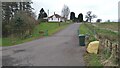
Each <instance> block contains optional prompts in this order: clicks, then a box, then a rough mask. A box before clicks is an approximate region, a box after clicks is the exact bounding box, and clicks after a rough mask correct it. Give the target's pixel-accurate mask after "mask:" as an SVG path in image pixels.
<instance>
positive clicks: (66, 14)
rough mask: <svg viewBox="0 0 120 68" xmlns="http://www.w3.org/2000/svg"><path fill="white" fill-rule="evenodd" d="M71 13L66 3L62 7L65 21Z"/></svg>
mask: <svg viewBox="0 0 120 68" xmlns="http://www.w3.org/2000/svg"><path fill="white" fill-rule="evenodd" d="M69 13H70V9H69V7H68V6H67V5H64V7H63V9H62V16H63V17H64V18H65V21H66V20H67V19H68V16H69Z"/></svg>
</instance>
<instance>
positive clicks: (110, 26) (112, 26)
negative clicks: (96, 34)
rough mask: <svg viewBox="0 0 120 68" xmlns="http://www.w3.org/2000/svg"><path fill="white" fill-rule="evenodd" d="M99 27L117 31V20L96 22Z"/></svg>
mask: <svg viewBox="0 0 120 68" xmlns="http://www.w3.org/2000/svg"><path fill="white" fill-rule="evenodd" d="M96 25H97V26H98V27H99V28H107V29H111V30H114V31H118V23H117V22H105V23H96Z"/></svg>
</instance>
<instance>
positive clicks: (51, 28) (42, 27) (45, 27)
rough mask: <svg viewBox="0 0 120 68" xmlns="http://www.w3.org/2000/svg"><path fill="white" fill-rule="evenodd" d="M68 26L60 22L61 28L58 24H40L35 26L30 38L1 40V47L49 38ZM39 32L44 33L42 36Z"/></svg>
mask: <svg viewBox="0 0 120 68" xmlns="http://www.w3.org/2000/svg"><path fill="white" fill-rule="evenodd" d="M68 25H69V24H68V23H65V22H62V23H61V26H59V24H58V23H57V22H56V23H41V24H39V25H36V27H35V29H34V31H33V33H32V36H31V37H29V38H26V39H19V38H13V37H12V38H11V37H9V38H3V39H2V40H3V41H2V46H12V45H16V44H21V43H24V42H28V41H32V40H35V39H39V38H41V37H46V36H50V35H53V34H54V33H56V32H58V31H60V30H62V29H64V28H65V27H67V26H68ZM40 31H42V32H44V33H43V34H42V33H41V34H40V33H39V32H40ZM45 33H48V35H45Z"/></svg>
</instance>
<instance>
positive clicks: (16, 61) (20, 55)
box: [2, 23, 85, 66]
mask: <svg viewBox="0 0 120 68" xmlns="http://www.w3.org/2000/svg"><path fill="white" fill-rule="evenodd" d="M79 26H80V24H78V23H75V24H71V25H70V26H68V27H67V28H66V29H64V30H62V31H60V32H58V33H56V34H55V35H53V36H51V37H46V38H41V39H37V40H34V41H31V42H27V43H23V44H19V45H16V46H11V47H4V48H3V51H2V54H3V55H2V61H3V62H2V63H3V65H5V66H6V65H8V66H11V65H12V66H16V65H17V66H84V65H85V63H84V60H83V54H84V52H85V47H82V46H79V39H78V36H77V30H78V29H79Z"/></svg>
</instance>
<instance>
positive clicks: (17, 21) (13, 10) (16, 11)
mask: <svg viewBox="0 0 120 68" xmlns="http://www.w3.org/2000/svg"><path fill="white" fill-rule="evenodd" d="M31 4H32V2H2V36H3V37H9V36H14V37H25V36H27V35H31V33H32V31H33V28H34V26H35V14H34V12H33V11H32V10H33V8H32V7H31Z"/></svg>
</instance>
